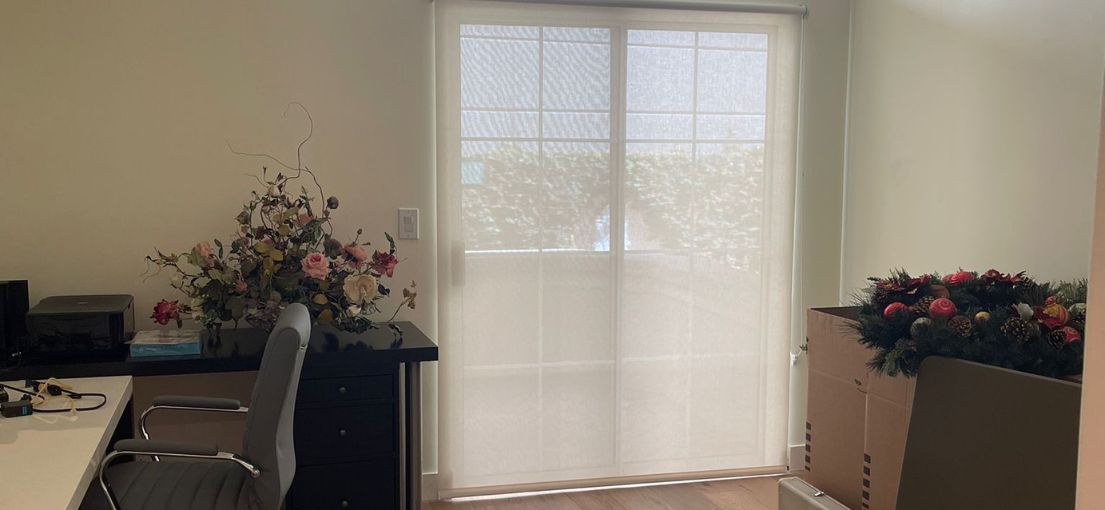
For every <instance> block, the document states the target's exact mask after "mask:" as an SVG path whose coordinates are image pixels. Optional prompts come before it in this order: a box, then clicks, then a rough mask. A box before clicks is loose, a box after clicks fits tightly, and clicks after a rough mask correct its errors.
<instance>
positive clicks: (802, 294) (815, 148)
mask: <svg viewBox="0 0 1105 510" xmlns="http://www.w3.org/2000/svg"><path fill="white" fill-rule="evenodd" d="M851 4H852V0H812V1H810V2H809V3H808V6H809V16H807V17H806V22H805V26H804V29H803V40H804V44H803V51H804V56H803V67H802V73H803V77H802V118H801V122H800V124H801V126H800V134H799V145H800V147H799V152H800V154H799V158H798V181H797V182H798V190H797V193H798V195H797V201H796V203H797V204H798V211H797V225H796V228H797V233H796V239H797V242H796V244H795V250H796V252H797V264H796V274H795V282H796V284H795V285H796V292H797V294H798V295H797V296H796V300H797V303H796V305H795V307H794V310H795V314H794V317H795V319H794V320H795V322H794V330H795V334H794V337H793V338H794V341H793V344H792V346H791V350H792V352H796V353H797V352H800V350H799V346H800V345H802V344H803V343H804V342H805V330H806V323H805V317H806V314H805V309H806V308H810V307H814V306H832V305H835V304H836V303H837V296H838V294H839V289H840V231H841V215H840V211H841V209H842V207H843V189H844V141H845V140H844V125H845V123H844V118H845V113H846V111H845V110H846V104H847V101H846V99H847V96H848V93H847V91H848V43H849V30H850V26H849V25H850V22H851ZM805 422H806V359H805V357H804V356H799V357H798V359H797V364H796V365H795V366H794V368H793V369H792V370H791V378H790V431H789V434H788V438H789V442H790V444H792V445H801V444H804V443H805V437H804V436H805V426H804V424H805Z"/></svg>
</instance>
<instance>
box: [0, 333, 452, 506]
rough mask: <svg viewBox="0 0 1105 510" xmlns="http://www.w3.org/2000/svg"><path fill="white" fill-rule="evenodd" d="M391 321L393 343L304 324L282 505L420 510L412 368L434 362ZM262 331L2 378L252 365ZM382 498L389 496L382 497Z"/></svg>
mask: <svg viewBox="0 0 1105 510" xmlns="http://www.w3.org/2000/svg"><path fill="white" fill-rule="evenodd" d="M396 324H398V325H399V327H400V328H401V329H402V331H403V335H402V342H401V343H395V338H396V337H395V335H394V334H393V333H392V331H391V330H389V329H381V330H373V331H369V332H367V333H363V334H353V333H345V332H341V331H336V330H333V329H329V328H324V327H315V328H314V329H313V330H312V334H311V342H310V345H309V346H308V349H307V356H306V358H305V360H304V362H303V372H302V375H301V377H300V386H299V395H298V397H297V404H296V424H295V427H294V428H295V431H296V444H297V448H296V460H297V464H298V465H299V466H300V469H299V470H298V472H297V474H296V483H295V484H293V486H292V490H291V493H290V494H289V502H288V510H302V509H303V508H307V505H306V503H305V502H307V501H309V502H311V504H310V508H330V507H331V505H329V504H327V502H328V500H331V499H333V500H334V501H333V503H334V504H333V505H332V507H333V508H381V507H391V508H402V509H418V508H420V506H421V505H420V502H421V499H422V498H421V492H422V487H421V482H422V448H421V433H422V431H421V423H422V421H421V420H422V412H421V407H422V400H421V395H422V393H421V384H420V382H421V369H420V367H421V363H422V362H424V361H436V360H437V356H438V352H437V345H435V344H434V343H433V341H431V340H430V339H429V338H428V337H427V336H426V335H425V334H423V333H422V332H421V331H420V330H419V329H418V328H416V327H415V326H414V325H413V324H411V323H409V322H398V323H396ZM266 339H267V335H266V334H265V333H264V332H262V331H259V330H254V329H249V328H241V329H224V330H223V331H222V332H221V334H220V335H219V338H218V340H213V339H211V338H205V339H204V347H203V354H201V355H199V356H176V357H165V358H140V359H130V358H128V357H124V356H119V357H118V358H116V359H102V360H96V361H82V362H70V363H50V362H39V363H35V362H29V363H27V364H25V365H23V366H19V367H15V368H9V369H5V370H2V371H0V373H2V374H3V377H4V378H6V379H26V378H46V377H94V376H107V375H133V376H150V375H179V374H201V373H213V372H237V371H249V370H257V369H258V368H259V367H260V366H261V354H262V353H263V352H264V347H265V341H266ZM212 396H217V395H212ZM331 428H332V429H335V431H336V432H337V434H335V435H334V437H330V436H329V435H328V434H324V431H323V430H320V429H331ZM366 438H367V439H366ZM385 443H386V444H385ZM299 445H302V446H303V447H302V448H301V447H300V446H299ZM351 445H352V446H351ZM320 452H323V453H320ZM325 452H334V453H333V454H326V453H325ZM346 480H348V481H350V482H351V483H350V484H347V485H350V488H349V489H350V490H351V491H353V493H352V494H349V495H346V494H343V493H341V492H340V491H335V487H334V484H335V482H339V481H346ZM373 482H376V483H373ZM389 482H390V483H389ZM324 486H325V487H324ZM382 489H384V490H387V491H390V492H391V494H390V495H388V496H387V497H383V498H382V499H381V498H380V497H379V494H374V493H376V492H377V491H379V490H382ZM358 491H360V492H358ZM365 498H369V499H367V500H366V499H365ZM385 500H386V501H387V502H388V503H389V504H382V502H384V501H385ZM297 501H298V502H300V504H297Z"/></svg>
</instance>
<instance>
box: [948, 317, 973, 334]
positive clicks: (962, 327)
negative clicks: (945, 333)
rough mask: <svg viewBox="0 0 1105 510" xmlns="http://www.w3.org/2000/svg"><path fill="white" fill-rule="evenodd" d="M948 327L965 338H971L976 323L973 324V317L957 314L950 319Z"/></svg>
mask: <svg viewBox="0 0 1105 510" xmlns="http://www.w3.org/2000/svg"><path fill="white" fill-rule="evenodd" d="M948 328H950V329H951V330H952V331H954V332H955V334H957V335H959V336H961V337H963V338H969V337H970V336H971V331H972V330H973V329H974V325H973V324H971V319H968V318H967V317H966V316H965V315H956V316H955V317H952V318H950V319H948Z"/></svg>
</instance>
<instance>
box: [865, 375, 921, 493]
mask: <svg viewBox="0 0 1105 510" xmlns="http://www.w3.org/2000/svg"><path fill="white" fill-rule="evenodd" d="M915 386H916V379H912V378H906V377H903V376H898V377H886V376H879V375H875V374H871V375H870V376H869V378H868V384H867V406H866V412H865V417H864V427H863V430H864V437H863V494H862V496H863V501H862V503H861V504H860V508H861V509H862V510H894V507H895V503H896V501H897V498H898V482H899V480H900V479H901V476H902V460H903V459H904V458H905V442H906V433H907V432H908V431H909V415H910V412H911V411H912V409H913V390H914V387H915Z"/></svg>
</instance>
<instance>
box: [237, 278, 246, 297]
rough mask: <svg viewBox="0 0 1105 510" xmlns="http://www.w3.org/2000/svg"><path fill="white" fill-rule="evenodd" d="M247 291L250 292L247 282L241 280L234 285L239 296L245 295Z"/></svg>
mask: <svg viewBox="0 0 1105 510" xmlns="http://www.w3.org/2000/svg"><path fill="white" fill-rule="evenodd" d="M247 290H249V286H248V285H246V282H245V280H241V279H239V280H238V282H237V283H235V284H234V292H237V293H238V294H245V293H246V291H247Z"/></svg>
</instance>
